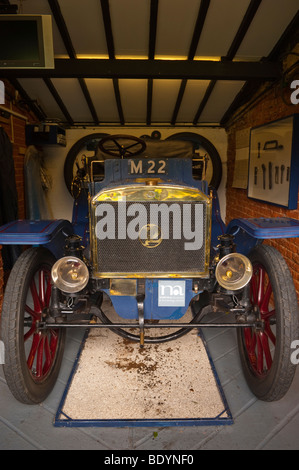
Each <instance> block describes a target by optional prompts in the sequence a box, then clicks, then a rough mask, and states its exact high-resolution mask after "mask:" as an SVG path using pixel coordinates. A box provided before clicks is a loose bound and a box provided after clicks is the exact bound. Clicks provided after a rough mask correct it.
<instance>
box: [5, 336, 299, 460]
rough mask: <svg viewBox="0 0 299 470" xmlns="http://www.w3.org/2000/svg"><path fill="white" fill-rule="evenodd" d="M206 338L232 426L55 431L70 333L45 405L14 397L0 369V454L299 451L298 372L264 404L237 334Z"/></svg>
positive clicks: (74, 340)
mask: <svg viewBox="0 0 299 470" xmlns="http://www.w3.org/2000/svg"><path fill="white" fill-rule="evenodd" d="M204 334H205V338H206V341H207V344H208V348H209V351H210V354H211V356H212V358H213V362H214V365H215V367H216V370H217V373H218V376H219V378H220V381H221V385H222V387H223V390H224V393H225V396H226V399H227V402H228V405H229V408H230V410H231V413H232V415H233V419H234V424H233V425H227V426H190V427H189V426H177V427H172V426H170V427H164V426H163V427H162V426H161V427H159V426H154V427H125V428H119V427H111V428H110V427H108V428H107V427H102V428H101V427H86V428H82V427H81V428H74V427H71V428H68V427H63V428H61V427H54V425H53V420H54V417H55V413H56V411H57V408H58V406H59V402H60V399H61V396H62V394H63V391H64V389H65V386H66V383H67V380H68V377H69V374H70V372H71V370H72V366H73V363H74V360H75V357H76V354H77V352H78V349H79V347H80V343H81V339H82V331H78V330H77V331H74V330H70V331H68V337H67V344H66V351H65V355H64V360H63V364H62V369H61V373H60V376H59V380H58V382H57V384H56V386H55V388H54V390H53V392H52V393H51V395H50V396H49V397H48V399H47V400H46V401H45V402H44V403H43V404H41V405H38V406H28V405H22V404H20V403H19V402H17V401H16V400H15V399H14V397H13V396H12V395H11V393H10V391H9V389H8V387H7V385H6V382H5V380H4V377H3V372H2V368H1V369H0V449H1V450H5V449H6V450H22V449H26V450H34V449H36V450H37V449H41V450H58V449H63V450H76V449H78V450H92V449H95V450H103V451H106V452H108V453H109V452H110V453H111V451H112V450H126V451H130V450H131V451H133V450H134V451H141V450H146V451H168V452H169V451H175V450H177V451H179V450H189V451H195V450H239V449H242V450H245V449H249V450H253V449H263V450H271V449H276V450H277V449H290V450H291V449H292V450H298V449H299V435H298V429H299V399H298V398H299V373H298V371H297V373H296V376H295V379H294V382H293V385H292V387H291V389H290V390H289V392H288V394H287V395H286V396H285V397H284V398H283V399H282V400H281V401H279V402H274V403H264V402H261V401H259V400H257V399H256V398H255V397H254V396H253V395H252V394H251V392H250V391H249V389H248V387H247V385H246V383H245V380H244V378H243V374H242V371H241V369H240V363H239V356H238V350H237V345H236V334H235V331H234V330H233V329H221V330H218V329H211V328H210V329H207V328H206V329H205V330H204Z"/></svg>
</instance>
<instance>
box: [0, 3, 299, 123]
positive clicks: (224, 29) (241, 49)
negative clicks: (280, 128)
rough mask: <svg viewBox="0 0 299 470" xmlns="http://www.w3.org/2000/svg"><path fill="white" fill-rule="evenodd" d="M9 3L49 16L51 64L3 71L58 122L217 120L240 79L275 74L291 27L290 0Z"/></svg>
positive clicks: (240, 87)
mask: <svg viewBox="0 0 299 470" xmlns="http://www.w3.org/2000/svg"><path fill="white" fill-rule="evenodd" d="M0 3H8V2H7V1H6V0H3V1H2V2H1V0H0ZM11 3H13V4H18V7H19V9H18V12H19V13H23V14H50V15H52V19H53V35H54V52H55V69H53V70H51V69H50V70H43V71H38V70H34V71H28V70H23V71H16V70H14V71H5V70H3V71H1V72H2V75H3V76H4V77H5V76H6V77H9V78H10V79H11V80H12V81H13V82H14V84H15V85H16V86H17V87H18V88H19V89H20V90H23V91H24V92H25V94H26V95H27V96H28V99H29V100H30V102H31V103H33V105H34V106H35V107H36V106H37V107H38V109H39V116H40V119H41V120H45V119H48V120H53V121H60V122H61V123H64V124H65V125H67V126H76V125H79V126H82V125H87V126H89V125H90V126H95V125H100V126H101V125H104V126H107V125H113V126H117V125H122V126H125V125H140V126H146V125H155V126H159V125H161V126H169V125H172V126H184V125H187V126H190V125H191V126H202V125H216V126H217V125H223V124H224V123H225V119H226V118H227V116H228V113H229V112H230V111H231V110H232V109H233V108H234V106H235V105H236V104H237V102H238V100H239V98H240V96H241V95H242V93H244V90H246V86H248V84H252V83H254V84H256V85H258V84H259V83H260V82H261V81H263V80H277V79H279V78H280V73H281V72H280V66H279V63H278V57H277V50H278V49H279V45H280V44H281V43H282V42H283V41H284V40H285V38H286V37H288V36H289V35H290V33H292V32H293V31H295V30H296V28H297V30H298V29H299V28H298V25H299V15H298V0H283V1H280V0H275V1H273V0H238V1H236V0H85V1H84V2H83V1H82V0H16V1H14V2H11ZM0 75H1V73H0Z"/></svg>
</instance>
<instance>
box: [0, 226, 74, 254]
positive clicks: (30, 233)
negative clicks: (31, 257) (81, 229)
mask: <svg viewBox="0 0 299 470" xmlns="http://www.w3.org/2000/svg"><path fill="white" fill-rule="evenodd" d="M73 232H74V231H73V227H72V224H71V223H70V222H69V221H67V220H37V221H33V220H15V221H13V222H9V223H8V224H6V225H3V226H2V227H0V245H31V246H46V247H47V248H48V249H49V250H50V251H51V252H52V253H53V254H54V255H55V256H56V257H61V256H63V249H64V244H65V238H66V237H67V236H68V235H71V234H72V233H73Z"/></svg>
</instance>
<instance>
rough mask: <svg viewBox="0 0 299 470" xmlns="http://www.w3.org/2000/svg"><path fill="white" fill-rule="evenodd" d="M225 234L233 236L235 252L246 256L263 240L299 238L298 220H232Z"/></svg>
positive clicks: (286, 218)
mask: <svg viewBox="0 0 299 470" xmlns="http://www.w3.org/2000/svg"><path fill="white" fill-rule="evenodd" d="M226 233H229V234H232V235H234V237H235V243H236V247H237V251H238V252H239V253H243V254H244V255H247V254H248V253H249V252H250V251H251V249H252V248H254V246H256V245H257V244H259V243H261V242H262V241H263V240H267V239H274V238H297V237H299V220H296V219H291V218H289V217H273V218H262V217H261V218H252V219H233V220H232V221H231V222H230V223H229V224H228V226H227V227H226Z"/></svg>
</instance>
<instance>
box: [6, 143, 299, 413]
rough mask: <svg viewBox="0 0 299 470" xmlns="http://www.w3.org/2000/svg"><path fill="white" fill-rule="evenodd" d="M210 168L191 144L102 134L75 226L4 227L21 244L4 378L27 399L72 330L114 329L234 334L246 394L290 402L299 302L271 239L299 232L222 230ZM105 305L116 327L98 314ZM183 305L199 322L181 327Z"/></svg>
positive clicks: (43, 385) (237, 226) (144, 337)
mask: <svg viewBox="0 0 299 470" xmlns="http://www.w3.org/2000/svg"><path fill="white" fill-rule="evenodd" d="M199 162H200V163H199ZM195 163H196V164H195ZM205 170H206V158H205V156H203V157H200V156H198V154H196V155H195V154H194V150H193V146H192V144H190V143H189V142H186V141H185V142H183V141H180V140H177V141H176V140H173V141H167V140H165V141H163V140H157V139H156V140H155V139H146V138H137V137H134V136H129V135H107V136H104V137H103V138H101V139H99V142H98V147H97V149H96V151H95V152H94V154H93V155H92V156H86V157H85V158H84V165H83V167H80V168H79V167H78V171H77V174H75V175H74V178H73V180H72V184H71V186H72V188H71V189H72V192H73V195H74V210H73V220H72V223H71V222H69V221H68V220H36V221H32V220H18V221H14V222H10V223H9V224H7V225H5V226H2V227H0V244H2V245H4V244H7V245H19V246H22V247H23V248H22V253H21V254H20V256H19V257H18V259H17V260H16V262H15V264H14V266H13V268H12V270H11V274H10V276H9V279H8V282H7V285H6V289H5V295H4V302H3V311H2V317H1V340H2V341H3V343H4V346H5V364H4V373H5V378H6V381H7V384H8V386H9V387H10V390H11V392H12V393H13V395H14V396H15V397H16V398H17V399H18V400H19V401H21V402H23V403H28V404H36V403H40V402H41V401H43V400H45V398H46V397H47V396H48V394H49V393H50V391H51V390H52V388H53V386H54V384H55V382H56V380H57V376H58V373H59V369H60V366H61V362H62V358H63V350H64V344H65V333H66V328H76V327H77V328H82V327H84V328H109V329H111V330H112V331H114V332H115V333H116V334H118V335H121V336H122V337H124V338H126V339H127V340H129V341H135V342H136V341H137V342H139V344H140V347H141V348H143V347H149V346H148V345H150V344H151V343H160V342H165V341H171V340H175V339H177V338H179V337H181V336H182V335H185V334H187V333H188V332H190V331H191V330H192V329H194V328H196V329H199V328H200V329H201V328H204V327H210V328H212V327H213V328H224V327H228V328H236V330H237V339H238V347H239V353H240V359H241V364H242V368H243V371H244V375H245V377H246V380H247V382H248V385H249V387H250V389H251V390H252V392H253V393H254V394H255V395H256V396H257V397H258V398H259V399H261V400H265V401H273V400H279V399H280V398H282V397H283V396H284V394H285V393H286V392H287V391H288V389H289V387H290V385H291V383H292V379H293V376H294V372H295V365H294V364H293V363H292V361H291V353H292V344H293V341H295V340H298V339H299V328H298V303H297V296H296V291H295V288H294V283H293V280H292V277H291V274H290V271H289V269H288V267H287V264H286V262H285V260H284V259H283V257H282V255H281V254H280V253H279V252H278V251H277V250H276V249H274V248H273V247H272V246H270V245H269V244H263V241H264V240H266V239H271V238H285V237H298V236H299V222H298V221H297V220H293V219H290V218H277V219H276V218H275V219H268V218H267V219H266V218H251V219H235V220H232V221H231V222H230V223H229V224H228V225H227V226H226V225H225V224H224V223H223V221H222V219H221V215H220V209H219V201H218V198H217V191H216V190H215V189H214V188H213V187H212V186H211V185H209V183H208V182H207V181H206V179H205ZM103 296H106V297H107V296H108V297H109V298H110V300H111V302H112V304H113V307H114V309H115V312H116V313H117V315H118V316H119V317H120V318H121V320H122V321H120V322H117V323H116V322H114V321H113V320H111V318H110V317H109V315H108V314H107V312H105V311H104V308H103V306H102V300H103ZM188 309H191V311H192V320H191V321H190V322H184V321H181V319H182V317H184V315H185V313H186V311H187V310H188ZM221 312H224V313H225V314H226V315H225V321H221V322H219V321H217V320H216V319H217V318H219V313H221ZM133 327H134V329H135V330H134V331H135V333H136V331H137V332H138V334H135V333H133V332H132V328H133ZM153 328H154V329H155V333H156V332H157V330H158V329H161V332H160V333H159V334H154V335H153V334H152V333H153V330H152V329H153ZM164 328H167V329H171V330H168V333H167V334H165V330H164V332H163V329H164ZM169 331H171V333H169Z"/></svg>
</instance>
